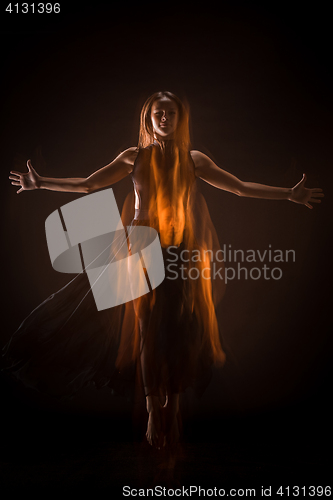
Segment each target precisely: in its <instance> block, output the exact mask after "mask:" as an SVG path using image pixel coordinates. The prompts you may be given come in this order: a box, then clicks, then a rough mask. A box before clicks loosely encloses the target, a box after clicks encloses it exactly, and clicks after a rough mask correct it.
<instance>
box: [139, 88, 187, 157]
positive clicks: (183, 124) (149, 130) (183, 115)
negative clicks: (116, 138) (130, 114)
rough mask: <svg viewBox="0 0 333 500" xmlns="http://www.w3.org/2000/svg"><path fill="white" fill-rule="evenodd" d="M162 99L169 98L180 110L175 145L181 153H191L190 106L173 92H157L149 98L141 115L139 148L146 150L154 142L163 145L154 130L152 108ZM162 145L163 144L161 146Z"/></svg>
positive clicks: (174, 137) (174, 139)
mask: <svg viewBox="0 0 333 500" xmlns="http://www.w3.org/2000/svg"><path fill="white" fill-rule="evenodd" d="M162 97H167V98H169V99H171V100H172V101H174V102H175V104H176V105H177V108H178V124H177V128H176V131H175V133H174V135H173V141H172V142H173V144H174V146H175V147H176V148H178V149H179V150H181V151H189V150H190V149H191V141H190V130H189V115H190V112H189V106H188V104H187V103H184V102H183V101H181V100H180V99H179V97H177V96H176V95H175V94H173V93H172V92H168V91H162V92H155V94H153V95H151V96H150V97H148V99H147V100H146V102H145V103H144V105H143V107H142V110H141V115H140V131H139V144H138V147H139V148H146V147H147V146H149V145H150V144H152V143H153V142H154V141H156V140H157V142H161V143H163V141H159V140H158V139H157V138H156V136H155V134H154V129H153V124H152V121H151V108H152V105H153V103H154V102H155V101H157V100H158V99H161V98H162ZM161 145H162V144H161Z"/></svg>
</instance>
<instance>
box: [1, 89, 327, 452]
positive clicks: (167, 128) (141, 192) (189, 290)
mask: <svg viewBox="0 0 333 500" xmlns="http://www.w3.org/2000/svg"><path fill="white" fill-rule="evenodd" d="M188 119H189V113H188V110H187V108H186V107H185V106H184V104H183V103H182V102H181V101H180V99H179V98H178V97H176V96H175V95H174V94H172V93H171V92H157V93H155V94H153V95H152V96H151V97H149V99H147V101H146V103H145V104H144V106H143V109H142V112H141V124H140V134H139V145H138V147H132V148H129V149H127V150H126V151H124V152H123V153H121V154H120V155H119V156H118V157H117V158H116V159H115V160H113V161H112V162H111V163H110V164H108V165H106V166H105V167H104V168H101V169H100V170H98V171H96V172H95V173H93V174H92V175H90V176H89V177H87V178H69V179H54V178H47V177H41V176H39V175H38V174H37V172H36V171H35V170H34V168H33V167H32V165H31V162H30V160H29V161H28V163H27V167H28V172H26V173H20V172H15V171H12V172H11V176H10V177H9V178H10V179H11V180H12V184H13V185H14V186H19V187H20V189H19V190H18V191H17V193H20V192H22V191H24V190H33V189H48V190H53V191H68V192H79V193H91V192H93V191H95V190H97V189H100V188H104V187H107V186H110V185H112V184H114V183H115V182H117V181H119V180H121V179H123V178H124V177H126V176H127V175H131V177H132V180H133V184H134V195H135V213H134V218H133V212H132V215H131V219H132V222H131V226H137V225H144V226H151V227H153V228H155V229H156V231H157V232H158V234H159V238H160V243H161V247H162V253H163V257H164V260H165V265H166V277H165V279H164V281H163V282H162V283H161V285H159V286H158V287H157V288H156V289H154V290H150V292H149V293H148V294H146V295H144V296H142V297H140V298H139V299H135V300H134V301H132V303H128V304H126V307H125V312H123V313H122V314H120V312H119V310H118V309H117V308H113V309H114V310H111V311H109V312H108V314H109V316H108V318H106V319H103V320H102V321H101V318H102V315H100V316H99V317H98V321H97V320H96V322H94V320H93V319H92V318H94V317H95V314H96V313H93V312H91V311H90V313H89V312H87V310H89V308H88V307H87V308H86V309H87V310H86V311H85V312H84V313H83V314H82V315H81V317H80V319H79V320H77V322H76V321H75V320H74V323H73V325H72V326H71V327H69V326H68V325H69V323H70V322H69V321H68V320H67V319H66V318H67V316H68V315H70V318H72V313H71V308H74V310H76V308H77V307H78V306H79V305H80V304H81V302H82V300H83V299H82V300H81V297H83V298H84V299H85V298H86V297H87V292H86V283H85V284H84V285H82V289H81V288H80V287H81V284H80V285H79V286H77V285H75V286H76V288H73V289H71V286H72V285H71V284H69V285H68V287H64V289H62V290H60V291H59V292H57V294H54V295H53V296H51V297H50V298H49V299H47V301H45V303H47V304H46V306H47V307H48V312H47V313H45V312H43V311H44V309H43V307H44V306H43V304H45V303H43V304H42V305H41V306H40V307H39V308H37V309H36V310H35V311H37V312H36V314H35V316H33V317H32V318H31V320H29V319H28V318H27V320H25V322H23V323H22V325H21V326H20V328H19V330H18V332H16V334H15V335H14V336H13V338H12V339H11V342H9V344H8V345H7V347H6V356H7V357H8V358H12V359H16V361H17V360H19V361H17V362H16V363H14V364H12V366H11V370H12V371H13V372H14V371H16V375H18V376H20V377H21V378H22V379H23V380H24V378H26V379H27V373H29V374H30V385H32V386H35V387H37V386H38V384H37V383H36V382H34V381H35V380H38V379H39V378H40V376H41V374H42V373H43V367H44V368H45V369H46V362H45V359H46V360H48V362H49V364H51V365H52V366H53V365H56V364H57V363H58V364H63V365H66V370H67V371H66V372H65V374H64V371H62V372H61V376H62V377H63V383H64V385H66V384H67V386H68V380H71V381H72V380H74V379H75V380H79V382H78V384H77V385H76V386H75V390H76V389H78V388H80V387H82V386H83V385H86V384H87V383H88V382H91V381H94V382H96V381H98V382H99V384H97V385H110V386H113V387H114V386H115V385H116V382H117V381H119V380H121V377H120V378H119V377H118V378H117V377H114V375H113V374H112V373H113V372H112V368H113V369H114V368H116V374H117V376H118V375H119V374H120V375H121V374H123V375H124V374H125V373H126V369H127V368H128V367H129V366H131V365H133V363H134V362H135V361H136V362H138V363H139V365H140V371H141V374H142V382H143V386H144V391H145V396H146V408H147V412H148V414H149V417H148V425H147V433H146V436H147V440H148V442H149V443H150V444H151V445H154V446H156V447H157V448H160V447H161V446H163V445H165V444H172V443H175V442H176V441H177V439H178V435H179V430H178V421H177V417H178V412H179V394H180V392H182V391H183V390H185V389H186V387H188V386H190V385H191V386H193V387H195V388H196V389H197V390H198V392H202V391H203V390H204V388H205V386H206V385H207V384H208V382H209V377H210V369H211V366H212V365H213V364H214V363H215V364H221V363H223V361H224V357H225V355H224V352H223V350H222V347H221V343H220V337H219V331H218V325H217V321H216V316H215V305H216V301H217V299H218V283H215V282H214V283H213V280H211V279H210V270H211V261H210V260H209V259H208V258H203V259H196V260H194V259H193V260H192V259H186V263H185V262H183V261H182V259H181V256H182V255H184V251H186V252H188V254H190V252H193V251H194V250H195V251H196V255H205V252H203V250H216V249H217V248H218V241H217V238H216V234H215V232H214V228H213V226H212V224H211V221H210V218H209V214H208V211H207V207H206V205H205V203H204V200H203V199H202V197H201V196H200V194H199V193H197V191H196V182H195V181H196V178H201V179H203V180H204V181H206V182H208V183H209V184H211V185H213V186H215V187H217V188H219V189H223V190H225V191H229V192H232V193H234V194H236V195H238V196H246V197H252V198H263V199H276V200H290V201H293V202H295V203H300V204H304V205H305V206H307V207H308V208H312V205H311V203H320V201H321V200H320V198H321V197H323V196H324V195H323V193H322V190H321V189H319V188H316V189H307V188H306V187H305V181H306V176H305V175H303V178H302V179H301V181H300V182H299V183H298V184H296V185H295V186H294V187H293V188H290V189H289V188H279V187H272V186H266V185H262V184H257V183H250V182H242V181H241V180H240V179H238V178H237V177H235V176H233V175H232V174H230V173H228V172H226V171H224V170H222V169H220V168H219V167H218V166H217V165H215V163H214V162H213V161H212V160H211V159H210V158H209V157H208V156H206V155H205V154H203V153H201V152H200V151H193V150H191V147H190V137H189V124H188ZM126 207H127V209H128V206H127V204H125V208H126ZM129 207H130V205H129ZM129 210H130V208H129ZM171 249H172V250H173V256H174V257H175V259H174V260H175V261H176V262H175V267H173V273H171V270H170V267H169V266H167V261H168V256H169V255H170V253H171V252H170V250H171ZM194 267H195V268H196V270H197V271H198V272H197V273H193V272H192V273H191V271H193V270H194V269H193V268H194ZM181 269H182V271H185V275H184V272H182V273H180V270H181ZM204 271H205V273H206V274H205V275H204ZM191 276H192V277H193V276H195V277H196V278H198V277H199V278H198V279H191ZM80 280H81V278H80ZM80 280H78V281H77V282H79V283H81V281H82V280H81V281H80ZM73 281H74V280H73ZM77 282H76V283H77ZM71 283H72V282H71ZM69 296H71V297H74V296H75V300H77V301H78V305H76V303H75V300H74V298H73V303H70V304H68V300H67V299H68V297H69ZM65 302H66V306H64V304H65ZM69 302H70V301H69ZM42 306H43V307H42ZM90 309H91V308H90ZM50 311H51V313H50ZM46 314H48V317H50V315H52V314H53V323H52V322H51V323H50V320H48V321H46V320H45V321H44V319H43V320H42V318H45V316H46ZM89 314H90V316H89ZM98 314H100V312H99V313H98ZM87 316H89V318H90V321H88V324H89V334H88V333H86V332H87V331H88V327H87V326H86V324H87V321H86V317H87ZM56 317H57V318H60V319H59V321H58V323H59V322H60V323H59V324H58V323H57V324H56V320H55V318H56ZM38 321H39V322H40V323H43V321H44V323H43V324H45V325H46V326H45V328H44V330H42V331H41V332H40V331H39V330H38V329H37V331H38V333H37V334H36V333H34V334H32V330H33V331H34V332H36V324H37V323H38ZM80 321H81V323H80V325H79V322H80ZM63 322H65V323H66V327H65V328H64V327H63V326H62V323H63ZM83 322H84V324H83ZM97 323H98V327H97V326H96V325H97ZM111 324H112V328H111V327H110V325H111ZM69 328H71V329H69ZM80 329H81V330H80ZM78 330H80V334H78V333H77V331H78ZM97 330H98V332H99V336H98V337H97V336H96V335H94V336H93V337H92V336H91V332H92V331H93V332H95V331H97ZM119 332H121V334H120V336H117V335H118V333H119ZM36 335H37V337H38V338H36ZM89 335H90V336H89ZM43 336H44V337H43ZM42 337H43V338H46V339H47V341H46V342H41V341H40V339H41V338H42ZM32 338H33V342H32V344H35V343H36V344H37V346H38V347H37V351H38V349H39V351H38V352H39V354H38V355H35V352H36V350H35V351H34V352H33V353H32V354H31V352H32V350H33V348H32V347H31V339H32ZM82 338H84V341H85V343H82ZM96 338H98V340H96ZM100 338H102V340H100ZM68 339H71V346H72V347H71V348H70V347H69V346H68V343H69V340H68ZM62 342H63V345H66V348H65V349H62V352H65V353H66V354H65V355H64V356H65V357H67V358H66V362H65V361H64V362H63V361H60V362H59V360H60V359H61V356H62V352H58V346H59V343H60V344H61V345H62ZM98 342H100V343H101V345H100V346H99V347H98V348H97V347H96V346H97V344H98ZM22 345H25V346H27V345H28V346H29V348H28V351H29V356H30V357H29V362H28V361H27V356H28V355H27V354H26V350H24V349H22V347H21V348H20V346H22ZM78 345H80V348H81V352H82V355H81V357H80V360H79V362H77V360H76V359H75V360H74V355H72V354H71V352H72V351H74V348H73V346H74V347H75V348H76V347H77V346H78ZM71 349H72V350H71ZM75 350H76V351H77V349H75ZM23 351H24V354H23ZM88 351H89V353H90V352H91V351H94V352H95V351H96V353H95V354H94V355H93V354H89V355H88V354H87V352H88ZM97 351H98V352H97ZM55 352H56V353H55ZM40 359H43V360H44V364H42V365H40ZM83 359H84V360H85V361H82V360H83ZM36 363H37V365H38V363H39V365H38V369H36V368H35V367H36ZM71 363H73V366H74V364H75V366H76V368H75V370H76V372H77V373H80V377H78V376H77V377H75V370H74V369H73V370H72V372H73V373H72V372H71V368H70V366H71ZM28 365H29V366H30V371H29V370H27V368H26V367H27V366H28ZM88 365H89V367H90V369H89V370H88V369H86V367H87V366H88ZM92 366H93V367H94V370H92V368H91V367H92ZM23 367H25V369H23ZM101 367H102V368H101ZM34 369H35V372H36V373H34V377H32V376H31V371H33V370H34ZM55 373H57V372H56V371H55ZM83 373H84V374H85V375H82V374H83ZM54 379H55V378H54ZM31 380H33V381H32V382H31ZM73 387H74V386H73ZM39 388H40V386H39ZM73 391H74V389H73Z"/></svg>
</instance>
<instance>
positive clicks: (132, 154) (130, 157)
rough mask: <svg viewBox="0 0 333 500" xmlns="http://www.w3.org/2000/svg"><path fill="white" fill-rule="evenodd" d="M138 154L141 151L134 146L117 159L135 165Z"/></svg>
mask: <svg viewBox="0 0 333 500" xmlns="http://www.w3.org/2000/svg"><path fill="white" fill-rule="evenodd" d="M138 153H139V149H138V148H137V147H136V146H133V147H131V148H128V149H125V150H124V151H123V152H122V153H120V155H119V156H118V157H117V159H119V160H122V161H123V162H125V163H127V164H128V165H134V162H135V160H136V158H137V156H138Z"/></svg>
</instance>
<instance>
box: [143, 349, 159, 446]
mask: <svg viewBox="0 0 333 500" xmlns="http://www.w3.org/2000/svg"><path fill="white" fill-rule="evenodd" d="M141 344H142V347H141V370H142V379H143V385H144V391H145V396H146V409H147V412H148V415H149V416H148V424H147V432H146V438H147V441H148V443H149V444H150V445H151V446H155V447H156V448H158V449H159V448H161V447H162V446H163V443H164V432H163V427H164V426H163V421H162V405H161V402H160V397H159V396H158V395H157V394H156V393H152V391H153V388H154V383H153V382H154V376H153V373H152V371H151V370H152V368H151V363H150V362H149V355H148V353H147V348H146V346H145V345H144V342H143V343H141Z"/></svg>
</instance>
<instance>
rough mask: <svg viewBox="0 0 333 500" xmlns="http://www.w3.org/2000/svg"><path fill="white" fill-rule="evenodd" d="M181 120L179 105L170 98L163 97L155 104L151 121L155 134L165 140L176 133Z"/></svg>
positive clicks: (152, 108)
mask: <svg viewBox="0 0 333 500" xmlns="http://www.w3.org/2000/svg"><path fill="white" fill-rule="evenodd" d="M178 119H179V111H178V106H177V104H176V103H175V102H174V101H173V100H172V99H169V98H168V97H161V98H160V99H157V100H156V101H154V102H153V104H152V107H151V121H152V124H153V128H154V132H155V133H156V134H158V135H159V136H161V137H163V138H164V139H165V138H167V137H168V136H171V134H173V132H175V130H176V128H177V125H178Z"/></svg>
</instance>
